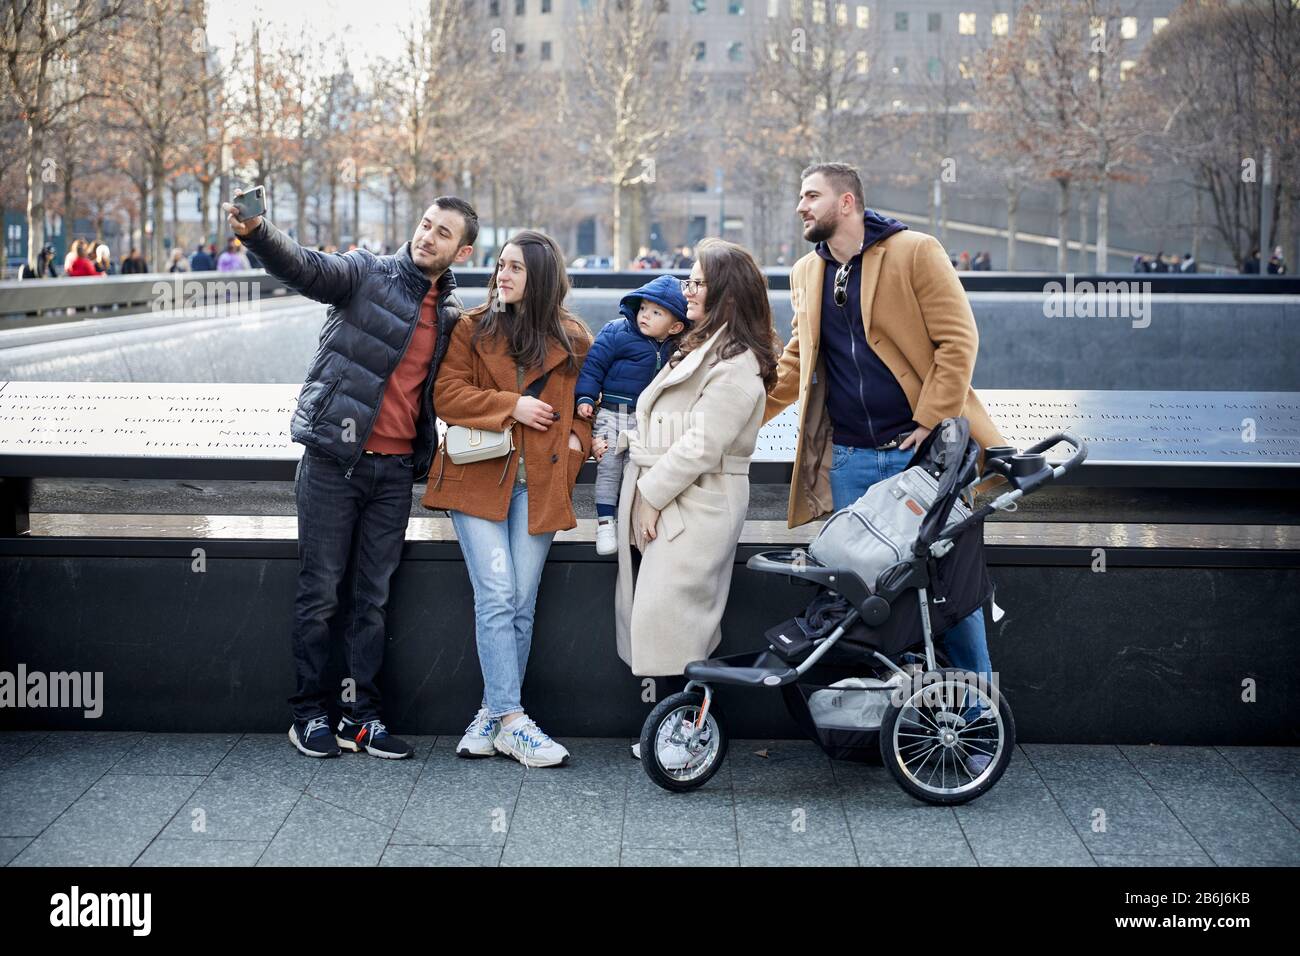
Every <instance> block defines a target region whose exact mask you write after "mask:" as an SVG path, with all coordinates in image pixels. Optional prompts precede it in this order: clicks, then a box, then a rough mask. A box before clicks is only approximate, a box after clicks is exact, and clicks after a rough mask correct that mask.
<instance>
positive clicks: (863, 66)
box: [857, 50, 870, 74]
mask: <svg viewBox="0 0 1300 956" xmlns="http://www.w3.org/2000/svg"><path fill="white" fill-rule="evenodd" d="M857 59H858V72H859V73H863V74H865V73H866V72H867V66H868V63H869V62H870V61H869V60H868V59H867V52H866V51H865V50H859V51H858V58H857Z"/></svg>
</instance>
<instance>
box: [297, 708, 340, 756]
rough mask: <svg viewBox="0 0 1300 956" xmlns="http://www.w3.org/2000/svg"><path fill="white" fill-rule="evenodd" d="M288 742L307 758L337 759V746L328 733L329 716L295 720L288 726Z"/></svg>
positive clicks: (323, 715)
mask: <svg viewBox="0 0 1300 956" xmlns="http://www.w3.org/2000/svg"><path fill="white" fill-rule="evenodd" d="M289 742H290V743H292V744H293V745H294V746H295V747H297V748H298V751H299V752H300V753H304V754H306V755H307V756H308V757H337V756H338V755H339V747H338V744H336V743H335V742H334V735H333V734H331V733H330V719H329V715H327V714H321V715H320V716H319V717H311V718H309V719H307V720H295V721H294V722H293V723H292V724H291V725H290V726H289Z"/></svg>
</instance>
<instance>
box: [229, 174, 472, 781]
mask: <svg viewBox="0 0 1300 956" xmlns="http://www.w3.org/2000/svg"><path fill="white" fill-rule="evenodd" d="M222 209H223V210H225V212H226V213H227V214H228V217H229V222H230V227H231V229H232V230H233V231H234V233H235V235H237V236H238V237H239V238H240V239H241V240H243V242H244V243H245V244H246V245H247V246H248V248H249V250H250V251H251V252H253V253H254V254H256V255H257V257H258V258H259V259H261V261H262V264H263V266H264V267H265V269H266V271H267V272H269V273H270V274H271V275H273V276H275V277H276V278H277V279H280V280H281V281H282V282H284V283H285V285H287V286H289V287H290V288H291V289H293V290H294V291H295V292H298V293H300V294H302V295H305V296H307V297H308V298H311V299H315V300H316V301H318V302H323V303H325V304H326V305H328V306H329V311H328V312H327V313H326V317H325V324H324V326H323V327H322V328H321V333H320V344H319V346H318V347H317V350H316V356H315V358H314V359H313V360H312V363H311V367H310V369H309V370H308V373H307V380H306V381H305V382H304V383H303V386H302V389H301V390H300V391H299V393H298V405H297V408H296V409H295V410H294V413H293V418H292V420H291V421H290V425H289V432H290V435H291V436H292V438H293V440H294V441H296V442H299V443H301V444H302V445H304V446H305V448H304V449H303V456H302V459H301V460H300V461H299V463H298V473H297V476H296V478H295V495H296V498H297V505H298V561H299V572H298V592H297V598H296V600H295V603H294V628H293V652H294V661H295V664H296V669H297V688H296V690H295V693H294V694H293V696H292V697H290V698H289V703H290V704H291V705H292V707H293V725H292V726H291V727H290V728H289V740H290V741H291V742H292V743H293V745H294V746H295V747H297V748H298V750H300V751H301V752H302V753H304V754H307V755H308V756H312V757H333V756H337V755H338V753H339V747H345V748H347V749H348V750H352V751H360V750H363V749H364V750H365V751H366V752H367V753H369V754H371V755H373V756H376V757H390V758H392V757H399V758H400V757H409V756H410V755H411V752H412V751H411V747H410V746H409V745H408V744H406V743H404V742H403V741H401V740H398V739H397V738H396V737H394V736H392V735H391V734H389V733H388V731H387V730H386V729H385V727H384V725H383V722H382V721H381V720H380V719H379V690H378V687H377V686H376V681H377V678H378V676H379V671H380V668H381V667H382V666H383V659H384V641H385V634H384V617H385V606H386V605H387V603H388V585H389V581H390V579H391V578H392V576H393V573H394V572H395V571H396V570H397V566H398V563H399V562H400V561H401V556H402V545H403V542H404V541H405V540H406V526H407V522H408V520H409V519H410V514H411V486H412V484H414V483H415V482H416V481H419V480H421V479H423V478H425V477H427V476H428V474H429V465H430V463H431V462H432V461H433V453H434V448H435V446H436V445H437V441H438V438H437V430H436V426H435V423H434V421H435V420H434V410H433V382H434V378H435V377H436V376H437V374H438V365H439V363H440V362H441V361H442V357H443V354H444V353H445V352H446V350H447V344H448V342H449V341H450V337H451V330H452V327H453V326H454V325H455V324H456V321H457V319H459V318H460V310H461V304H460V300H459V299H458V298H457V297H456V293H455V288H456V280H455V278H454V276H453V275H452V273H451V269H450V267H451V266H452V265H453V264H459V263H463V262H465V260H466V259H468V258H469V257H470V256H471V255H472V254H473V252H474V240H475V239H476V238H477V237H478V215H477V214H476V213H475V212H474V208H473V207H472V206H471V205H470V204H469V203H467V202H465V201H464V200H463V199H456V198H454V197H451V196H443V197H440V198H438V199H435V200H434V202H433V205H431V206H430V207H429V208H428V209H427V210H425V213H424V216H423V217H422V218H421V221H420V224H419V225H418V226H417V227H416V230H415V235H414V236H413V237H412V239H411V241H410V242H408V243H406V244H405V245H403V246H402V248H401V249H399V250H398V252H397V253H396V254H395V255H391V256H376V255H374V254H373V253H370V252H368V251H366V250H364V249H355V250H352V251H350V252H348V253H346V254H342V255H324V254H321V253H318V252H314V251H312V250H311V249H307V248H304V247H303V246H300V245H299V244H298V243H296V242H294V241H293V240H292V239H290V238H289V237H287V236H286V235H285V234H284V233H282V232H281V231H280V230H278V229H276V228H275V226H273V225H271V223H270V222H268V221H266V220H264V219H263V218H262V217H260V216H259V217H255V218H252V219H248V220H244V221H241V220H239V219H237V218H236V215H237V212H238V210H237V209H236V207H235V206H234V205H233V204H231V203H226V204H224V205H223V206H222ZM349 570H350V571H351V575H350V577H349V579H348V580H347V581H346V582H344V575H345V573H347V572H348V571H349ZM341 585H342V587H341ZM340 592H342V593H343V594H345V595H346V596H347V597H348V598H349V600H350V603H351V605H352V606H351V607H345V608H343V609H340V605H339V594H340ZM340 612H342V613H343V614H344V615H346V616H347V617H348V618H349V619H348V620H347V621H345V622H344V626H343V630H344V635H345V642H346V646H345V660H346V662H347V667H348V675H347V680H345V681H344V689H343V693H342V695H341V701H340V707H341V710H342V717H341V720H340V722H339V724H338V729H337V732H336V733H334V734H331V732H330V718H329V713H328V708H329V704H330V697H331V696H332V695H331V694H330V692H329V690H328V688H326V686H325V683H324V674H325V667H326V664H327V662H328V660H329V651H330V632H331V622H332V621H334V620H342V619H341V618H340V617H339V614H340Z"/></svg>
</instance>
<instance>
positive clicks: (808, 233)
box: [803, 219, 835, 243]
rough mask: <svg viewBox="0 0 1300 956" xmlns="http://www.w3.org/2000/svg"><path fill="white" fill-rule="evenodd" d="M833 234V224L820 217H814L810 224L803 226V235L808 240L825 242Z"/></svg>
mask: <svg viewBox="0 0 1300 956" xmlns="http://www.w3.org/2000/svg"><path fill="white" fill-rule="evenodd" d="M833 235H835V226H834V225H832V224H831V223H829V222H826V221H824V220H821V219H815V220H813V223H812V225H811V226H806V227H804V234H803V237H804V239H806V240H807V241H808V242H814V243H815V242H825V241H826V240H828V239H830V237H831V236H833Z"/></svg>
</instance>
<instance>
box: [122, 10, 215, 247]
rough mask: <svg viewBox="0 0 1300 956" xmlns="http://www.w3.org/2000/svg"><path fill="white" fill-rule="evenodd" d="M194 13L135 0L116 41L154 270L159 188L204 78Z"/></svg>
mask: <svg viewBox="0 0 1300 956" xmlns="http://www.w3.org/2000/svg"><path fill="white" fill-rule="evenodd" d="M199 12H200V11H199V9H198V8H196V7H194V6H193V5H192V4H190V3H188V2H187V0H135V2H134V4H133V6H132V8H131V13H130V16H128V17H124V18H123V22H122V24H121V28H120V29H121V32H120V33H119V34H118V39H117V43H116V45H115V54H114V57H115V59H116V60H117V61H118V62H119V63H120V68H119V69H118V70H117V71H116V72H115V73H114V83H113V96H114V100H115V101H116V102H117V103H120V104H121V105H123V106H124V107H125V108H126V110H127V111H128V113H129V114H130V119H129V122H130V124H131V127H132V129H133V130H134V131H135V134H136V138H137V141H138V143H139V149H140V152H141V153H142V155H143V156H144V157H145V162H146V163H147V164H148V170H149V181H150V183H151V189H152V200H153V206H152V210H151V212H152V217H151V218H152V232H153V235H152V238H151V239H150V241H149V243H148V249H147V255H146V257H147V258H148V260H149V262H150V263H151V264H152V267H153V268H154V269H155V270H159V271H161V269H162V259H163V248H164V246H163V236H164V233H165V229H164V220H165V212H164V191H165V189H166V188H167V184H168V183H169V181H170V180H171V179H172V176H173V175H174V173H175V172H176V171H177V170H178V169H179V168H180V167H181V166H182V157H183V155H184V154H183V152H182V150H181V148H180V147H181V145H182V143H183V141H184V140H186V139H187V138H188V136H187V132H188V130H187V127H189V128H192V126H193V122H194V117H195V114H196V112H197V109H198V104H199V101H200V100H201V99H202V94H203V85H204V81H205V78H206V73H205V68H204V61H205V59H206V57H207V44H206V41H205V40H204V38H203V37H204V28H203V23H202V22H201V21H200V20H198V19H196V13H199ZM174 205H175V203H174V201H173V207H174ZM141 244H142V245H144V243H143V242H142V243H141Z"/></svg>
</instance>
